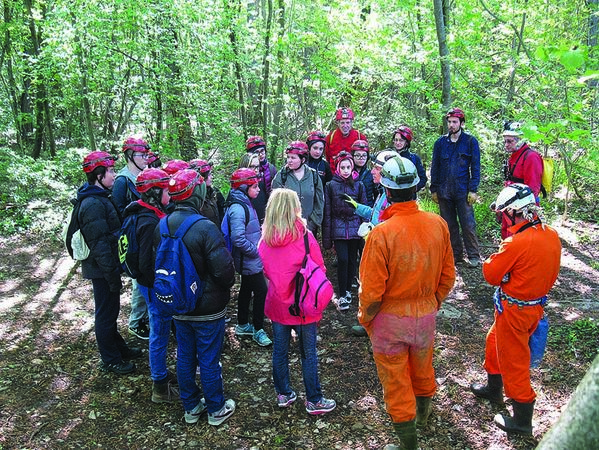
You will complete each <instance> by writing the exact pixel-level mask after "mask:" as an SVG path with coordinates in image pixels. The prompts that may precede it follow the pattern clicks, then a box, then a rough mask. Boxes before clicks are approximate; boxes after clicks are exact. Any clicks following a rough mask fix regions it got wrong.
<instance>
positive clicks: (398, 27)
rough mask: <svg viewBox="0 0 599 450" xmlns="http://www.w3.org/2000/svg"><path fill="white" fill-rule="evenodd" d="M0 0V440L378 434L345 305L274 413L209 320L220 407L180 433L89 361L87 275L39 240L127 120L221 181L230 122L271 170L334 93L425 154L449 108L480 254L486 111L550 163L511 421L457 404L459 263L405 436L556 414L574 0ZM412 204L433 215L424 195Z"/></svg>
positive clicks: (560, 385)
mask: <svg viewBox="0 0 599 450" xmlns="http://www.w3.org/2000/svg"><path fill="white" fill-rule="evenodd" d="M2 9H3V16H2V19H1V20H0V27H1V32H0V42H1V48H0V105H1V107H0V186H1V187H2V189H1V191H0V236H1V237H0V249H1V250H2V253H3V254H4V255H5V257H4V258H2V260H1V261H0V296H1V298H0V324H2V325H1V326H0V353H1V355H2V356H1V357H0V404H2V405H3V407H2V410H1V411H0V449H4V448H6V449H8V448H98V447H108V448H174V447H182V446H187V447H198V448H315V449H320V448H338V449H350V448H351V449H354V448H383V447H384V445H386V444H389V443H393V442H394V440H393V439H394V438H393V432H392V428H391V426H390V422H389V419H388V417H387V416H386V413H385V411H384V407H383V400H382V393H381V390H380V384H379V382H378V378H377V376H376V370H375V367H374V363H373V361H372V355H371V353H370V349H369V345H368V342H367V341H363V340H360V339H358V338H354V337H351V336H350V335H349V334H348V332H347V328H348V327H349V326H351V325H354V322H355V308H356V307H355V305H352V309H351V310H350V311H348V314H342V313H339V312H338V311H334V310H331V311H328V314H327V315H326V318H325V319H324V320H323V324H322V328H321V337H322V343H321V344H320V345H321V346H322V349H321V350H320V351H321V352H322V354H321V356H320V357H321V358H322V361H321V364H322V365H323V368H322V377H323V385H324V387H325V389H326V390H327V392H329V391H330V393H331V394H332V395H334V396H336V398H337V402H338V404H339V405H341V407H340V408H339V411H338V412H337V413H335V415H332V416H331V417H330V418H329V417H327V418H326V419H319V420H311V419H310V418H307V417H306V416H305V414H303V413H302V412H301V411H300V410H299V409H298V410H297V411H291V412H287V411H286V412H285V413H283V414H281V413H280V412H279V411H277V409H276V407H275V406H276V405H273V403H272V401H271V397H272V392H273V389H272V380H271V379H270V372H269V370H270V369H269V366H270V359H269V358H270V354H269V352H268V350H264V349H257V348H254V347H251V346H250V345H249V343H248V342H244V341H239V339H236V338H235V336H234V335H233V334H231V333H228V335H227V342H226V343H225V352H224V353H225V355H224V359H223V376H224V377H225V389H229V390H230V391H231V393H232V395H233V397H235V398H236V399H238V405H239V415H238V416H236V418H234V419H233V420H232V421H231V423H230V424H228V425H226V426H225V427H224V428H222V429H219V430H218V431H214V430H209V429H208V428H207V425H202V426H198V427H197V428H195V429H189V428H186V427H185V426H184V424H183V423H182V420H181V415H182V411H181V410H180V408H179V407H178V406H170V405H169V406H164V405H160V406H155V405H152V404H151V402H150V400H149V398H148V395H147V394H148V386H149V385H150V384H151V381H150V380H149V376H148V369H147V365H146V366H144V367H143V370H142V371H141V372H138V373H137V374H136V375H135V376H129V377H123V378H119V379H116V378H112V377H111V376H109V375H104V374H101V373H98V371H97V367H96V366H97V360H96V349H95V343H94V337H93V309H94V307H93V298H92V296H91V289H90V287H89V285H88V284H87V283H86V282H85V281H84V280H82V279H81V276H80V267H79V266H78V265H77V264H75V263H74V262H73V261H72V260H70V258H69V257H68V255H67V254H66V252H65V250H64V247H63V245H62V242H61V241H60V236H59V235H60V231H59V230H60V228H61V224H62V222H63V221H64V219H65V217H66V215H67V213H68V212H69V211H70V203H69V199H70V198H71V197H73V195H74V193H75V191H76V189H77V187H78V186H79V185H80V184H81V183H82V182H83V181H84V176H83V172H82V170H81V162H82V159H83V156H84V155H85V154H87V153H89V152H91V151H93V150H105V151H108V152H110V153H112V154H114V155H119V154H120V153H121V146H122V143H123V141H124V140H125V139H126V138H127V137H128V136H139V137H143V138H144V139H146V140H147V141H148V142H150V145H151V147H152V150H153V151H156V152H158V153H159V154H160V155H161V157H162V158H163V160H168V159H171V158H181V159H185V160H189V159H192V158H198V157H199V158H202V159H206V160H209V161H212V162H214V163H215V170H214V175H215V182H216V184H217V185H218V186H219V187H220V188H221V190H223V191H227V190H228V189H229V187H228V184H229V183H228V180H229V176H230V174H231V172H232V171H233V169H234V168H236V167H237V163H238V161H239V158H240V157H241V155H243V154H244V153H245V149H244V143H245V140H246V138H247V137H248V136H250V135H261V136H263V137H264V138H265V140H266V142H267V150H268V153H269V155H268V157H269V160H270V161H272V162H274V163H275V165H276V166H277V167H281V166H282V165H283V164H284V160H283V150H284V148H285V147H286V145H287V143H288V142H290V141H293V140H305V138H306V135H307V133H308V132H310V131H311V130H316V129H320V130H324V131H325V132H328V131H329V130H332V129H334V128H335V121H334V113H335V110H336V109H337V108H338V107H341V106H347V107H350V108H352V109H353V111H355V113H356V120H355V122H354V127H355V128H357V129H358V130H359V131H360V132H362V133H364V134H365V135H366V136H367V137H368V141H369V144H370V148H371V149H372V150H373V151H377V150H382V149H384V148H387V147H391V146H392V142H391V141H392V135H391V133H392V131H393V130H394V129H396V128H397V127H398V126H399V125H402V124H405V125H408V126H409V127H410V128H411V129H412V130H413V132H414V140H413V142H412V148H411V149H412V151H414V152H416V153H417V154H418V155H419V156H420V157H421V158H422V161H423V163H424V166H425V167H426V168H427V169H428V168H429V166H430V161H431V157H432V146H433V143H434V141H435V140H436V139H437V138H438V136H439V135H441V134H442V133H444V126H445V123H444V121H443V118H444V114H445V112H446V111H447V110H448V109H449V108H451V107H458V108H461V109H463V110H464V111H465V113H466V124H465V125H466V130H467V131H468V133H471V134H473V135H474V136H476V137H477V139H478V140H479V142H480V147H481V168H482V169H481V175H482V178H481V186H480V190H479V194H480V197H481V198H480V201H479V203H478V204H476V205H475V214H476V219H477V224H478V234H479V239H480V240H481V244H482V248H483V249H484V253H485V255H484V256H488V255H489V254H491V253H492V252H493V251H494V249H496V248H497V246H498V243H499V227H498V226H497V224H496V223H495V222H494V220H493V214H492V213H491V212H490V210H489V207H488V206H489V204H490V203H491V202H492V201H493V200H494V199H495V197H496V196H497V194H498V192H499V190H500V188H501V186H502V182H503V175H502V164H503V161H504V160H505V158H506V154H505V151H504V149H503V141H502V138H501V132H502V129H503V123H504V121H507V120H516V121H519V122H521V123H522V124H523V126H522V130H523V132H524V137H525V139H526V140H527V141H528V142H529V143H530V145H531V147H532V148H534V149H535V150H536V151H538V152H539V153H540V154H541V155H542V156H543V157H544V158H547V159H548V160H551V161H552V162H553V164H554V167H555V172H554V175H553V179H552V189H551V191H550V192H549V196H548V198H546V199H544V200H543V201H542V203H541V205H542V206H543V207H544V209H545V213H546V216H547V218H548V220H549V221H550V223H551V224H552V226H554V227H555V228H556V229H557V230H558V233H559V234H560V237H561V239H562V245H563V253H562V270H561V272H560V278H559V279H558V284H557V285H556V287H555V288H554V293H553V299H551V300H550V303H549V306H548V308H547V310H548V314H549V316H550V320H551V323H552V329H551V331H550V340H549V344H548V351H547V355H546V359H545V361H544V362H543V364H542V366H541V368H540V369H538V370H536V371H535V372H534V373H533V385H534V387H535V389H536V390H537V391H538V392H541V394H540V395H539V400H538V403H539V409H538V412H537V413H536V415H535V422H534V425H535V437H534V439H533V440H532V441H531V440H526V439H516V440H512V439H508V438H506V436H505V433H501V432H500V431H499V430H497V429H495V428H494V427H493V426H492V417H493V414H492V411H491V408H490V407H489V405H485V404H482V403H480V402H476V400H474V399H470V398H468V394H467V386H468V385H469V383H470V382H471V381H472V380H473V379H475V378H476V377H477V376H480V374H481V373H482V372H481V371H482V367H481V363H482V359H483V358H484V334H485V332H486V330H487V329H488V326H489V325H490V323H491V322H492V307H491V306H490V296H491V295H492V288H491V287H490V286H488V285H486V283H485V282H484V279H483V278H482V274H481V273H480V271H460V273H459V276H458V281H457V282H456V287H455V288H454V291H453V292H452V294H450V297H449V298H448V300H447V302H446V303H447V310H446V313H445V317H444V318H443V319H441V320H440V321H439V324H438V330H437V347H438V348H437V350H436V353H435V358H436V360H435V369H436V371H437V382H438V384H439V386H440V389H439V393H438V395H437V397H436V399H437V403H436V404H435V407H434V426H433V427H432V429H429V430H427V431H425V432H424V433H423V434H421V440H420V442H421V444H420V445H421V447H422V448H431V449H446V448H447V449H449V448H452V449H484V448H489V449H491V448H492V449H499V448H518V449H524V448H535V447H536V446H537V445H538V444H539V442H540V441H541V440H542V438H543V436H544V435H545V434H546V433H547V432H548V431H549V429H550V428H551V427H552V425H554V424H556V422H557V420H558V417H559V416H560V413H561V412H562V411H563V410H564V409H565V407H566V405H567V404H568V401H569V399H570V398H571V396H572V395H573V393H574V391H575V389H576V387H577V386H578V384H579V383H580V381H581V380H582V379H583V376H584V374H585V373H586V372H587V370H589V368H590V367H591V363H592V361H593V359H594V358H595V356H596V354H597V349H598V348H599V326H598V325H597V320H598V319H599V303H598V302H599V298H598V295H597V289H598V288H599V264H598V263H597V261H598V260H599V237H598V236H599V225H598V223H597V222H598V219H599V214H598V211H597V203H598V201H599V191H598V189H597V186H599V154H598V151H597V149H598V148H599V145H598V139H597V138H598V135H599V128H598V123H599V58H598V53H599V49H598V46H597V39H598V38H599V2H598V0H568V1H549V0H508V1H499V0H477V1H473V2H458V1H455V0H433V1H432V2H423V1H421V0H404V1H397V0H378V1H376V2H374V1H371V0H331V1H325V0H311V1H306V0H255V1H253V0H244V1H241V0H221V1H214V0H203V1H198V0H112V1H106V0H86V1H81V0H68V1H66V0H53V1H49V0H4V1H3V2H2ZM117 165H118V166H119V167H121V166H122V159H121V160H119V161H118V162H117ZM419 202H420V204H421V207H422V208H423V209H426V210H430V211H437V209H436V206H435V204H434V203H433V202H432V200H431V197H430V193H429V192H428V190H427V189H425V190H424V191H423V192H422V194H419ZM326 258H327V264H328V265H329V266H330V263H331V255H327V256H326ZM333 272H334V270H333V269H332V268H330V273H331V274H332V273H333ZM462 272H463V273H462ZM125 284H126V283H125ZM237 287H238V286H236V288H234V289H237ZM235 297H236V293H235V292H233V295H232V299H233V301H232V304H233V303H234V299H235ZM127 299H128V294H127V293H124V294H122V296H121V303H122V309H121V315H120V317H119V324H120V325H122V326H123V327H126V318H127V316H128V307H129V306H128V301H127ZM232 309H234V308H232ZM232 323H234V320H233V321H232ZM248 347H251V348H248ZM171 350H172V352H171V353H172V355H173V358H172V361H171V362H172V363H173V365H174V361H175V360H174V353H175V348H174V345H173V348H172V349H171ZM296 356H298V355H296ZM294 364H296V365H297V358H296V359H295V361H294ZM298 373H299V369H298ZM296 375H298V374H296ZM298 376H299V375H298ZM248 412H250V414H248ZM494 412H497V411H494ZM547 448H550V447H547Z"/></svg>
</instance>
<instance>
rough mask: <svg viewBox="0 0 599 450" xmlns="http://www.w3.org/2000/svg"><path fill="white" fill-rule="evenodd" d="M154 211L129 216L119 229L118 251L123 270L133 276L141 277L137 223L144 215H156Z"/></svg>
mask: <svg viewBox="0 0 599 450" xmlns="http://www.w3.org/2000/svg"><path fill="white" fill-rule="evenodd" d="M154 215H155V214H154V213H152V212H141V213H139V214H132V215H130V216H127V218H126V219H125V221H124V222H123V225H122V226H121V230H120V231H119V240H118V246H117V247H118V253H119V262H120V263H121V268H122V269H123V271H124V272H125V273H126V274H127V275H129V276H130V277H131V278H139V276H140V275H141V271H140V270H139V242H138V241H137V223H138V220H139V218H140V217H142V216H154Z"/></svg>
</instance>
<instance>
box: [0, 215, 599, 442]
mask: <svg viewBox="0 0 599 450" xmlns="http://www.w3.org/2000/svg"><path fill="white" fill-rule="evenodd" d="M583 225H584V227H585V230H587V234H586V236H587V239H583V240H581V239H578V237H579V234H580V233H577V231H579V230H580V229H581V227H582V226H583ZM589 230H590V231H589ZM558 231H559V233H560V236H561V237H562V239H563V246H564V250H563V259H562V269H561V273H560V277H559V280H558V283H557V285H556V286H555V288H554V289H553V291H552V292H551V295H550V301H549V303H548V305H547V307H546V311H547V314H548V316H549V320H550V323H551V327H553V328H552V329H553V330H556V329H559V328H560V327H563V326H565V325H566V324H567V323H569V322H571V321H573V320H576V319H580V318H592V319H595V320H597V319H599V302H598V296H597V292H598V291H597V289H598V286H599V272H598V270H597V265H596V262H595V261H596V260H597V257H598V256H599V242H598V239H599V238H598V236H599V233H598V231H599V230H598V229H597V227H596V226H595V225H593V224H580V223H570V224H565V225H561V226H559V229H558ZM589 236H590V237H591V238H588V237H589ZM593 236H594V237H593ZM492 251H493V244H492V243H488V244H487V245H485V247H483V253H484V254H485V255H488V254H490V253H491V252H492ZM0 253H1V254H2V255H4V257H3V258H2V259H1V260H0V450H4V449H15V448H19V449H26V448H32V449H55V448H109V449H123V448H132V449H138V448H139V449H142V448H143V449H163V448H210V449H213V448H220V449H275V448H276V449H289V448H301V449H380V448H383V447H384V446H385V445H386V444H388V443H395V444H397V443H398V442H397V441H396V439H395V437H394V435H393V430H392V426H391V422H390V420H389V418H388V416H387V414H386V413H385V411H384V405H383V402H382V391H381V388H380V384H379V381H378V378H377V375H376V369H375V366H374V362H373V360H372V354H371V351H370V345H369V341H368V340H367V339H366V338H359V337H354V336H352V335H351V334H350V332H349V327H350V326H351V325H354V324H355V321H356V319H355V316H356V311H357V300H356V298H355V297H354V302H353V303H352V306H351V308H350V310H349V311H345V312H338V311H337V310H335V309H334V307H333V306H332V305H330V306H329V308H328V309H327V310H326V311H325V316H324V318H323V320H322V323H321V328H320V337H321V341H320V343H319V355H320V375H321V384H322V386H323V390H324V393H325V395H326V396H327V397H330V398H333V399H335V400H336V401H337V405H338V406H337V409H336V410H335V411H334V412H332V413H330V414H327V415H324V416H321V417H313V416H309V415H308V414H306V412H305V410H304V407H303V402H302V401H298V402H296V404H294V405H293V407H291V408H288V409H284V410H279V408H277V405H276V397H275V394H274V388H273V383H272V378H271V363H270V354H271V350H270V349H269V348H261V347H258V346H257V345H256V344H255V343H253V342H252V341H251V339H249V338H243V339H239V338H236V337H235V335H234V333H233V327H234V325H235V323H236V317H235V300H234V298H235V295H233V300H232V302H231V304H230V315H231V317H232V320H231V322H229V323H228V324H227V336H226V342H225V347H224V353H223V358H222V364H223V378H224V384H225V391H226V396H227V397H231V398H233V399H235V401H236V402H237V411H236V412H235V414H234V415H233V417H232V418H231V419H230V420H229V421H228V422H226V423H225V424H223V425H222V426H220V427H216V428H215V427H211V426H209V425H208V424H207V421H206V418H205V417H203V418H202V420H200V422H199V423H198V424H197V425H194V426H187V425H186V424H185V423H184V421H183V411H182V408H181V406H180V404H172V405H165V404H162V405H156V404H153V403H152V402H151V401H150V395H151V380H150V377H149V368H148V362H147V344H146V343H145V342H143V341H139V340H137V339H135V338H133V337H132V336H130V335H129V334H128V333H127V317H128V312H129V307H128V298H129V293H128V292H125V293H124V294H123V295H122V302H121V303H122V310H121V314H120V316H119V327H120V331H121V333H122V334H123V336H125V337H126V340H128V341H129V342H130V343H131V345H135V346H140V347H142V348H144V349H145V350H146V358H143V359H140V360H137V361H136V364H137V366H138V370H137V371H136V372H135V373H134V374H132V375H129V376H121V377H119V376H116V375H113V374H106V373H103V372H100V371H99V370H98V365H99V357H98V353H97V349H96V345H95V339H94V333H93V299H92V295H91V285H90V284H89V283H88V282H87V281H85V280H82V279H81V276H80V269H79V267H78V266H77V265H75V264H74V263H73V261H71V260H70V259H69V258H68V256H67V255H66V253H65V252H64V251H63V250H62V248H61V246H60V244H58V243H56V241H55V239H52V240H50V239H45V238H40V237H39V236H34V235H22V236H18V237H12V238H4V239H2V240H0ZM328 262H329V263H330V262H331V261H330V255H328ZM329 274H330V276H331V278H332V279H335V278H336V277H335V269H334V268H333V267H332V266H331V264H329ZM492 292H493V288H491V287H490V286H488V285H487V284H486V283H485V282H484V280H483V279H482V274H481V272H480V270H477V269H466V268H459V270H458V279H457V282H456V285H455V288H454V290H453V291H452V293H451V294H450V296H449V298H448V299H447V301H446V303H445V305H444V307H443V308H442V310H441V313H440V314H439V319H438V324H437V340H436V352H435V360H434V365H435V370H436V377H437V382H438V385H439V389H438V393H437V395H436V396H435V398H434V411H433V416H432V419H431V421H430V424H429V426H428V427H427V428H426V429H424V430H421V431H419V443H420V447H421V448H422V449H532V448H534V447H535V446H536V445H537V443H538V440H540V438H541V437H542V435H543V434H544V433H545V432H546V431H547V430H548V429H549V428H550V427H551V425H552V424H553V423H554V422H555V421H556V420H557V418H558V416H559V414H560V412H561V410H562V409H563V408H564V407H565V405H566V404H567V402H568V400H569V398H570V396H571V394H572V392H573V390H574V389H575V387H576V385H577V384H578V382H579V381H580V380H581V378H582V377H583V375H584V373H585V371H586V370H587V368H588V367H589V365H590V359H589V358H588V357H581V356H580V355H578V356H576V355H575V356H574V357H566V356H564V355H565V354H566V352H565V349H564V346H563V345H562V343H560V342H556V341H555V340H553V341H550V344H549V346H548V349H547V353H546V355H545V360H544V361H543V363H542V364H541V366H540V368H539V369H535V370H533V371H532V382H533V387H534V388H535V390H536V392H537V394H538V397H537V403H536V408H535V415H534V420H533V426H534V439H522V438H512V437H508V436H507V435H506V434H505V433H504V432H502V431H501V430H499V429H498V428H497V427H496V426H494V424H493V421H492V419H493V415H494V414H496V413H497V412H500V411H501V410H502V408H499V407H496V406H491V405H490V404H489V403H488V402H486V401H480V400H477V399H475V398H474V397H473V396H472V395H471V394H470V393H469V390H468V386H469V384H470V383H471V382H473V381H482V380H483V379H484V371H483V369H482V367H481V364H482V361H483V357H484V338H485V333H486V331H487V329H488V327H489V326H490V324H491V322H492V312H493V309H492V303H491V295H492ZM269 326H270V325H267V330H268V331H269V334H270V329H269V328H268V327H269ZM169 354H170V355H169V365H170V366H171V369H172V370H173V371H174V369H175V348H174V345H171V348H170V352H169ZM300 370H301V369H300V363H299V353H298V352H297V351H296V350H295V349H294V352H293V354H292V383H293V385H294V387H295V389H296V391H297V392H298V395H299V396H300V399H303V384H302V382H301V371H300ZM508 409H509V405H508Z"/></svg>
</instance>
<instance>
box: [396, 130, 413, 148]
mask: <svg viewBox="0 0 599 450" xmlns="http://www.w3.org/2000/svg"><path fill="white" fill-rule="evenodd" d="M396 134H399V135H400V136H401V137H402V138H404V139H405V140H406V141H408V144H409V143H410V142H412V139H413V138H414V133H412V130H411V129H410V127H407V126H405V125H402V126H401V127H399V128H398V129H397V130H395V131H394V132H393V137H395V135H396Z"/></svg>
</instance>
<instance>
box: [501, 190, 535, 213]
mask: <svg viewBox="0 0 599 450" xmlns="http://www.w3.org/2000/svg"><path fill="white" fill-rule="evenodd" d="M534 204H536V200H535V194H534V193H533V192H532V190H531V189H530V188H529V187H528V186H527V185H525V184H520V183H514V184H510V185H509V186H507V187H505V188H503V190H502V191H501V192H500V193H499V195H498V196H497V200H495V202H494V203H493V205H491V206H492V207H493V210H494V211H495V212H499V211H502V212H503V211H510V210H511V211H520V210H521V209H523V208H525V207H526V206H529V205H534Z"/></svg>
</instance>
